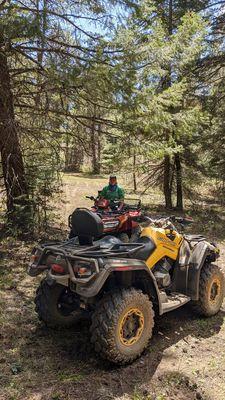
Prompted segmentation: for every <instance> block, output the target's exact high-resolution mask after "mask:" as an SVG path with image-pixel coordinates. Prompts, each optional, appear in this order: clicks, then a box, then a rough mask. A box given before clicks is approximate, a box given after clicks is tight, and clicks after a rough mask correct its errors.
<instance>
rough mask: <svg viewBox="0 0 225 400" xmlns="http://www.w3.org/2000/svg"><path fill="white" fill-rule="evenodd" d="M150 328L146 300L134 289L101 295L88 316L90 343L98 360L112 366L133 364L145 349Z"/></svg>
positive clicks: (150, 312)
mask: <svg viewBox="0 0 225 400" xmlns="http://www.w3.org/2000/svg"><path fill="white" fill-rule="evenodd" d="M153 327H154V311H153V308H152V303H151V301H150V300H149V298H148V296H147V295H145V294H144V293H143V292H142V291H141V290H136V289H134V288H130V289H117V290H115V291H113V292H109V293H107V294H105V295H104V296H103V298H102V300H101V301H100V302H99V305H98V306H97V309H96V311H95V312H94V314H93V316H92V325H91V341H92V343H93V344H94V347H95V351H96V352H97V353H99V355H100V356H101V357H102V358H106V359H108V360H109V361H111V362H113V363H116V364H120V365H122V364H126V363H129V362H131V361H133V360H135V359H136V358H137V357H138V356H140V355H141V353H142V352H143V350H144V349H145V348H146V347H147V345H148V342H149V339H150V338H151V336H152V329H153Z"/></svg>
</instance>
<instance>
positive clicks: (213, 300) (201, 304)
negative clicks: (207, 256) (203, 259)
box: [193, 264, 225, 317]
mask: <svg viewBox="0 0 225 400" xmlns="http://www.w3.org/2000/svg"><path fill="white" fill-rule="evenodd" d="M224 293H225V280H224V274H223V272H222V271H221V269H220V268H219V267H218V266H217V265H214V264H205V265H204V266H203V267H202V270H201V274H200V280H199V300H198V301H195V302H193V307H194V309H195V311H196V312H197V313H198V314H200V315H203V316H205V317H211V316H213V315H215V314H217V313H218V312H219V310H220V307H221V305H222V303H223V298H224Z"/></svg>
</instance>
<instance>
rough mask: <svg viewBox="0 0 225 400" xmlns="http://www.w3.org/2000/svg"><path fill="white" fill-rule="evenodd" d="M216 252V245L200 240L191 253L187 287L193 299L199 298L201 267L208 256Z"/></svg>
mask: <svg viewBox="0 0 225 400" xmlns="http://www.w3.org/2000/svg"><path fill="white" fill-rule="evenodd" d="M212 252H215V248H214V246H212V245H211V244H210V243H208V242H206V241H202V242H199V243H198V244H197V245H196V246H195V248H194V250H193V253H192V254H191V257H190V259H189V267H188V268H187V271H188V273H187V288H186V290H187V291H186V294H187V296H190V298H191V299H192V300H198V298H199V279H200V273H201V269H202V267H203V265H204V263H205V261H206V258H207V257H208V256H209V255H210V254H211V253H212Z"/></svg>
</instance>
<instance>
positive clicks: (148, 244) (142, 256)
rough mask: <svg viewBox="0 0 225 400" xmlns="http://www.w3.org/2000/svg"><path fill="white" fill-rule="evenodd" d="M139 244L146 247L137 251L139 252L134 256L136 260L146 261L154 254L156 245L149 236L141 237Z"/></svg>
mask: <svg viewBox="0 0 225 400" xmlns="http://www.w3.org/2000/svg"><path fill="white" fill-rule="evenodd" d="M137 243H138V244H144V247H142V248H140V249H137V251H136V252H135V254H134V258H137V259H138V260H143V261H146V260H147V259H148V258H149V257H150V255H151V254H152V253H153V251H154V250H155V248H156V245H155V243H154V242H153V240H152V239H151V238H150V237H147V236H141V237H139V238H138V240H137Z"/></svg>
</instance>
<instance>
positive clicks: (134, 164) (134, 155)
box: [133, 150, 137, 192]
mask: <svg viewBox="0 0 225 400" xmlns="http://www.w3.org/2000/svg"><path fill="white" fill-rule="evenodd" d="M133 184H134V192H136V190H137V179H136V153H135V150H134V154H133Z"/></svg>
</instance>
